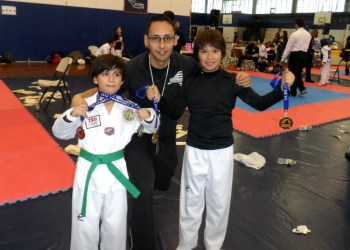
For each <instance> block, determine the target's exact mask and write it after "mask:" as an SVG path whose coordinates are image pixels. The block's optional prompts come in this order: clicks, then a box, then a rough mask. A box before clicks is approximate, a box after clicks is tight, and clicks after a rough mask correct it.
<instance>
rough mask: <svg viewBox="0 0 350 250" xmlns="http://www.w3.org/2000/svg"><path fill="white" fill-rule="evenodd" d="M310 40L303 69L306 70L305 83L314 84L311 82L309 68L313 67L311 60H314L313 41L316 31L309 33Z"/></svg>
mask: <svg viewBox="0 0 350 250" xmlns="http://www.w3.org/2000/svg"><path fill="white" fill-rule="evenodd" d="M310 35H311V40H310V43H309V48H308V50H307V59H306V63H305V69H306V76H305V82H311V83H314V81H313V80H311V68H312V66H313V59H314V53H315V45H316V43H315V39H316V38H317V37H318V31H317V30H315V29H313V30H311V31H310Z"/></svg>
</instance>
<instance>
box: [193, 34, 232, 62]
mask: <svg viewBox="0 0 350 250" xmlns="http://www.w3.org/2000/svg"><path fill="white" fill-rule="evenodd" d="M208 44H209V45H210V46H212V47H214V48H217V49H219V50H220V51H221V54H222V58H224V57H225V55H226V42H225V39H224V37H223V36H222V34H221V33H220V31H218V30H217V29H211V30H204V31H203V32H201V33H200V34H198V35H197V36H196V39H195V40H194V48H193V53H194V56H195V57H196V58H197V59H198V52H199V50H201V49H202V48H204V47H205V46H206V45H208Z"/></svg>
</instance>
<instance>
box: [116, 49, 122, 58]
mask: <svg viewBox="0 0 350 250" xmlns="http://www.w3.org/2000/svg"><path fill="white" fill-rule="evenodd" d="M114 52H115V54H116V55H117V56H119V57H122V50H121V49H116V50H114Z"/></svg>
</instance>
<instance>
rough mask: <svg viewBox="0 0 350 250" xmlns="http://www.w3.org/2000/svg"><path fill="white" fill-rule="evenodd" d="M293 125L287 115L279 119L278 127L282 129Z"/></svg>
mask: <svg viewBox="0 0 350 250" xmlns="http://www.w3.org/2000/svg"><path fill="white" fill-rule="evenodd" d="M292 126H293V120H292V119H291V118H289V117H288V116H285V117H283V118H282V119H281V120H280V127H281V128H283V129H290V128H291V127H292Z"/></svg>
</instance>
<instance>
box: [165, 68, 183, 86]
mask: <svg viewBox="0 0 350 250" xmlns="http://www.w3.org/2000/svg"><path fill="white" fill-rule="evenodd" d="M182 81H183V73H182V71H178V72H177V73H176V75H174V76H173V77H172V78H170V80H169V82H168V85H170V84H173V83H178V84H179V85H180V86H182Z"/></svg>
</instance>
